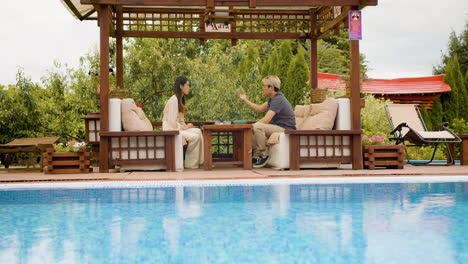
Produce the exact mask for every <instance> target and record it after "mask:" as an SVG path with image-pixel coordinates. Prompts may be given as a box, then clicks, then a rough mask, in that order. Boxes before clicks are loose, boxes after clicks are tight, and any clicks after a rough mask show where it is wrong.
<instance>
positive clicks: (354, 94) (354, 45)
mask: <svg viewBox="0 0 468 264" xmlns="http://www.w3.org/2000/svg"><path fill="white" fill-rule="evenodd" d="M352 8H353V9H354V10H357V8H358V7H356V6H354V7H352ZM349 42H350V43H349V51H350V57H351V63H350V65H351V71H350V72H351V76H350V77H351V129H358V130H361V91H360V83H359V82H360V80H359V79H360V71H359V40H350V41H349ZM352 144H353V147H352V149H353V170H360V169H362V145H361V144H362V143H361V134H358V135H353V143H352Z"/></svg>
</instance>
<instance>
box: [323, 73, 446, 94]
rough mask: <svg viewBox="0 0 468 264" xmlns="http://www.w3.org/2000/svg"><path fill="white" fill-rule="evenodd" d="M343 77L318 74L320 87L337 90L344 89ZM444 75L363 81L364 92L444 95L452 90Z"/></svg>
mask: <svg viewBox="0 0 468 264" xmlns="http://www.w3.org/2000/svg"><path fill="white" fill-rule="evenodd" d="M341 77H342V76H340V75H336V74H328V73H318V87H325V86H326V85H328V89H330V90H337V89H344V88H345V84H344V81H343V80H342V79H341ZM443 79H444V75H435V76H429V77H416V78H398V79H370V80H366V81H363V85H362V86H363V87H362V88H363V92H364V93H370V94H425V93H444V92H450V91H451V90H452V89H451V88H450V86H449V85H448V84H446V83H445V82H444V80H443Z"/></svg>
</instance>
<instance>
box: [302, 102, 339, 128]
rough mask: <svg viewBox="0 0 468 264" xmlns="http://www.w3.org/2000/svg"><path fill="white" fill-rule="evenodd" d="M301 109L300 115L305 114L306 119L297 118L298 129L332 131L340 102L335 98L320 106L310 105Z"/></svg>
mask: <svg viewBox="0 0 468 264" xmlns="http://www.w3.org/2000/svg"><path fill="white" fill-rule="evenodd" d="M298 107H299V110H298V112H296V111H295V113H298V114H304V117H301V116H296V127H297V129H298V130H331V129H333V125H334V123H335V118H336V112H337V111H338V102H337V101H336V99H334V98H327V99H326V100H325V101H323V102H322V103H320V104H310V105H308V108H307V106H299V105H298V106H296V109H297V108H298Z"/></svg>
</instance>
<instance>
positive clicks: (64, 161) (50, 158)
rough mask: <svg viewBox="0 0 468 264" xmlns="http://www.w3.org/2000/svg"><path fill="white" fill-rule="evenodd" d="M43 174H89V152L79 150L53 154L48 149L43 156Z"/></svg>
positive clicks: (86, 149)
mask: <svg viewBox="0 0 468 264" xmlns="http://www.w3.org/2000/svg"><path fill="white" fill-rule="evenodd" d="M42 155H43V160H44V162H43V165H44V173H47V174H49V173H89V172H91V169H90V167H89V165H90V163H91V160H90V158H91V152H90V150H89V149H88V148H81V149H80V150H79V151H78V152H54V149H53V148H48V149H47V150H46V152H44V153H43V154H42Z"/></svg>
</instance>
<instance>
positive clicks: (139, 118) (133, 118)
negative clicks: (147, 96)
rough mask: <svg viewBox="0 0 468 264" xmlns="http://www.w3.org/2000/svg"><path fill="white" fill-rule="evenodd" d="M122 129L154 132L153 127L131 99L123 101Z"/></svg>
mask: <svg viewBox="0 0 468 264" xmlns="http://www.w3.org/2000/svg"><path fill="white" fill-rule="evenodd" d="M122 127H123V129H124V131H153V125H151V122H150V121H149V119H148V118H147V117H146V115H145V113H144V112H143V110H141V108H139V107H137V106H136V104H135V101H133V99H131V98H126V99H123V100H122Z"/></svg>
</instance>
